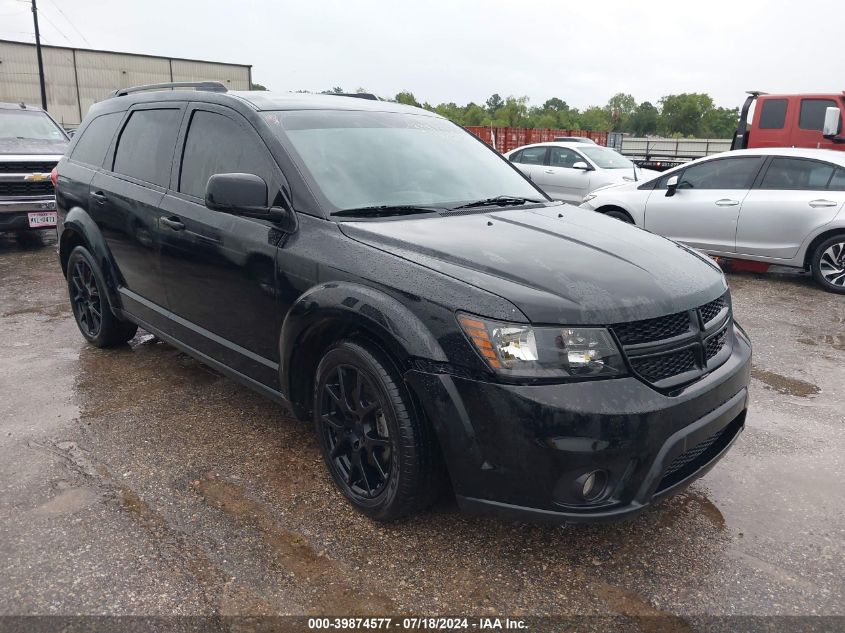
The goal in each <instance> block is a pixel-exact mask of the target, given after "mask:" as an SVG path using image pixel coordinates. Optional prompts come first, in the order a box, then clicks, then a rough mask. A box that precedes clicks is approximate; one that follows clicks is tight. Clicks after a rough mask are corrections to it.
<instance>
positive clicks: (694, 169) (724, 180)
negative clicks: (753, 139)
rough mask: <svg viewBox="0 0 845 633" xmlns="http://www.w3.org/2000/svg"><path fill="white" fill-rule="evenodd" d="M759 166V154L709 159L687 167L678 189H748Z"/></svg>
mask: <svg viewBox="0 0 845 633" xmlns="http://www.w3.org/2000/svg"><path fill="white" fill-rule="evenodd" d="M759 168H760V157H759V156H742V157H737V158H721V159H718V160H709V161H706V162H703V163H698V164H697V165H691V166H690V167H687V168H686V169H685V170H684V174H683V176H681V179H680V180H679V181H678V189H748V188H749V187H751V182H752V181H753V180H754V176H756V175H757V171H758V170H759Z"/></svg>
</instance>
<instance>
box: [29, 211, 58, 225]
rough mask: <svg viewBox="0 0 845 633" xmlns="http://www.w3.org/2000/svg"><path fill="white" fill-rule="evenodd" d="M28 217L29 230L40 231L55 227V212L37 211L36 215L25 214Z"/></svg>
mask: <svg viewBox="0 0 845 633" xmlns="http://www.w3.org/2000/svg"><path fill="white" fill-rule="evenodd" d="M27 216H29V228H31V229H40V228H43V227H45V226H56V212H55V211H39V212H37V213H27Z"/></svg>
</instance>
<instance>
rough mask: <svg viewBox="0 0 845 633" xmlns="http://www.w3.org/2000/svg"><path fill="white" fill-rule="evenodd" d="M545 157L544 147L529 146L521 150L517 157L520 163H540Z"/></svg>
mask: <svg viewBox="0 0 845 633" xmlns="http://www.w3.org/2000/svg"><path fill="white" fill-rule="evenodd" d="M545 159H546V148H545V147H529V148H527V149H524V150H522V155H521V156H520V157H519V161H518V162H520V163H522V164H523V165H542V164H543V161H544V160H545Z"/></svg>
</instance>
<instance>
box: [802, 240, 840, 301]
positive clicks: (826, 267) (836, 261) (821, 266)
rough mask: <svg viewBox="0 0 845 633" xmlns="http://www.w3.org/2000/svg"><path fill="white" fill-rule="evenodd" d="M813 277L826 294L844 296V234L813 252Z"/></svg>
mask: <svg viewBox="0 0 845 633" xmlns="http://www.w3.org/2000/svg"><path fill="white" fill-rule="evenodd" d="M810 265H811V267H812V269H813V277H814V278H815V279H816V281H817V282H818V283H819V285H820V286H821V287H822V288H824V289H825V290H827V291H828V292H835V293H838V294H845V234H843V235H834V236H833V237H831V238H830V239H827V240H825V241H824V242H822V243H821V244H819V245H818V246H817V247H816V250H815V251H813V258H812V260H811V261H810Z"/></svg>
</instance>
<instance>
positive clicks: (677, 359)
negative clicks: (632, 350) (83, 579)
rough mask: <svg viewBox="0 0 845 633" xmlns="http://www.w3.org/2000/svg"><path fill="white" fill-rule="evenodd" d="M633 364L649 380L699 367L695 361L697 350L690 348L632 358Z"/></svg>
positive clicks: (661, 378) (669, 376)
mask: <svg viewBox="0 0 845 633" xmlns="http://www.w3.org/2000/svg"><path fill="white" fill-rule="evenodd" d="M631 366H632V367H633V368H634V371H635V372H637V373H638V374H639V375H640V376H642V377H643V378H645V379H646V380H648V381H649V382H658V381H660V380H665V379H666V378H671V377H672V376H677V375H679V374H683V373H684V372H688V371H692V370H694V369H698V365H697V364H696V362H695V352H693V350H692V349H689V348H687V349H682V350H679V351H676V352H670V353H668V354H661V355H659V356H647V357H644V358H632V359H631Z"/></svg>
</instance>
